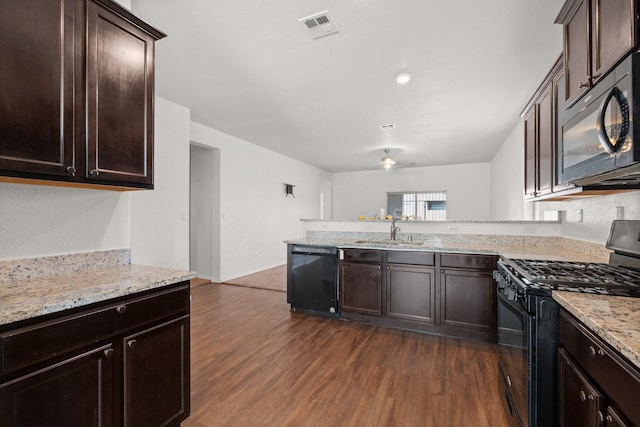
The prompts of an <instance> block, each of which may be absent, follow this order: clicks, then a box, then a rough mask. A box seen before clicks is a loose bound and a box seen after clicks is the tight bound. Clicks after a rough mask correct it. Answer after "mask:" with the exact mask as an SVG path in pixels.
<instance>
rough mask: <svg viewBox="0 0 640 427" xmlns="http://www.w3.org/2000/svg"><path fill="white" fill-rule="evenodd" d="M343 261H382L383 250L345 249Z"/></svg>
mask: <svg viewBox="0 0 640 427" xmlns="http://www.w3.org/2000/svg"><path fill="white" fill-rule="evenodd" d="M343 253H344V257H343V258H341V261H342V260H344V261H359V262H377V263H380V262H382V252H381V251H375V250H367V249H344V250H343Z"/></svg>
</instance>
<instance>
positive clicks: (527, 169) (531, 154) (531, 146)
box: [524, 105, 538, 197]
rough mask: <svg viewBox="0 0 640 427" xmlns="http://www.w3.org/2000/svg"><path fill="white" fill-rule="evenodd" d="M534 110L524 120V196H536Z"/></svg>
mask: <svg viewBox="0 0 640 427" xmlns="http://www.w3.org/2000/svg"><path fill="white" fill-rule="evenodd" d="M536 110H537V106H536V105H534V106H533V107H532V108H531V110H529V112H528V113H527V114H526V116H525V118H524V194H525V196H527V197H534V196H535V195H536V169H537V166H538V165H537V163H536V157H537V156H536V136H537V130H536Z"/></svg>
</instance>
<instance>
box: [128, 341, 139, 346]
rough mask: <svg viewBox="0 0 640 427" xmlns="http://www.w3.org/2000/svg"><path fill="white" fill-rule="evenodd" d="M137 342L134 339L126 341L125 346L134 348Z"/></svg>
mask: <svg viewBox="0 0 640 427" xmlns="http://www.w3.org/2000/svg"><path fill="white" fill-rule="evenodd" d="M137 344H138V341H136V340H129V341H127V346H129V348H136V345H137Z"/></svg>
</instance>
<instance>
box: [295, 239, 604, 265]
mask: <svg viewBox="0 0 640 427" xmlns="http://www.w3.org/2000/svg"><path fill="white" fill-rule="evenodd" d="M356 242H358V240H354V239H339V238H304V239H296V240H288V241H286V242H285V243H290V244H299V245H314V246H335V247H338V248H358V249H384V250H399V251H428V252H457V253H471V254H488V255H501V256H504V257H506V258H532V259H547V260H564V261H581V262H605V260H603V259H601V258H598V257H597V256H594V255H590V254H587V253H585V252H584V251H580V250H572V249H569V248H567V247H562V246H557V245H553V244H539V245H513V244H505V243H504V242H501V239H500V238H499V237H498V238H496V239H495V241H494V242H487V241H486V240H483V241H481V242H473V241H459V240H457V241H447V240H443V239H435V240H425V241H423V242H422V244H411V242H406V243H403V244H391V243H371V242H365V243H356Z"/></svg>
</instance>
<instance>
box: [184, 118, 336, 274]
mask: <svg viewBox="0 0 640 427" xmlns="http://www.w3.org/2000/svg"><path fill="white" fill-rule="evenodd" d="M191 141H192V142H193V143H195V144H198V145H202V146H208V147H214V148H217V149H219V150H220V212H221V215H220V280H223V281H224V280H228V279H231V278H233V277H237V276H242V275H245V274H249V273H252V272H255V271H258V270H262V269H265V268H270V267H273V266H276V265H280V264H284V263H286V247H285V245H284V243H283V241H284V240H289V239H296V238H301V237H302V236H303V225H302V222H301V221H300V219H301V218H309V217H312V218H317V217H318V216H319V214H320V192H321V188H322V182H323V180H324V181H327V180H330V179H331V175H330V174H329V172H326V171H324V170H322V169H318V168H316V167H313V166H309V165H307V164H305V163H302V162H299V161H297V160H293V159H291V158H289V157H285V156H282V155H280V154H277V153H275V152H273V151H269V150H266V149H264V148H261V147H258V146H256V145H253V144H250V143H248V142H246V141H243V140H241V139H238V138H235V137H232V136H230V135H227V134H225V133H222V132H219V131H217V130H215V129H211V128H208V127H206V126H203V125H200V124H198V123H192V125H191ZM285 183H288V184H293V185H295V188H294V194H295V198H293V197H285V193H284V184H285Z"/></svg>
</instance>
